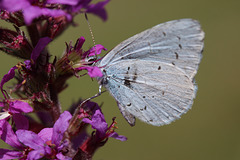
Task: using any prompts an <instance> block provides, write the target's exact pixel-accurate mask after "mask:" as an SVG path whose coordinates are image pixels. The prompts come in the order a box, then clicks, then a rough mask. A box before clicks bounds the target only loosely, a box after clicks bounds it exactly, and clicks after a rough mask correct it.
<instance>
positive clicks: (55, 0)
mask: <svg viewBox="0 0 240 160" xmlns="http://www.w3.org/2000/svg"><path fill="white" fill-rule="evenodd" d="M78 1H79V0H47V3H50V4H54V3H58V4H68V5H76V4H77V3H78Z"/></svg>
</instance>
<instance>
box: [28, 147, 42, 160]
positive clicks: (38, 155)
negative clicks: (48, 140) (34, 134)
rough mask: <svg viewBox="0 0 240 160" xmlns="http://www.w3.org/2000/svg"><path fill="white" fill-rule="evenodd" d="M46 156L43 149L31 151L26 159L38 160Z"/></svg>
mask: <svg viewBox="0 0 240 160" xmlns="http://www.w3.org/2000/svg"><path fill="white" fill-rule="evenodd" d="M45 154H46V152H45V150H44V149H43V148H41V149H38V150H33V151H31V152H29V153H28V156H27V159H29V160H35V159H40V158H42V157H43V156H44V155H45Z"/></svg>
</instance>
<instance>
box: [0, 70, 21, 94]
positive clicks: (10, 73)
mask: <svg viewBox="0 0 240 160" xmlns="http://www.w3.org/2000/svg"><path fill="white" fill-rule="evenodd" d="M15 69H17V67H16V66H14V67H12V68H11V69H10V70H9V71H8V73H7V74H5V75H4V76H3V79H2V81H1V83H0V87H1V91H2V92H3V85H4V84H5V83H6V82H8V81H9V80H11V79H13V78H14V76H15Z"/></svg>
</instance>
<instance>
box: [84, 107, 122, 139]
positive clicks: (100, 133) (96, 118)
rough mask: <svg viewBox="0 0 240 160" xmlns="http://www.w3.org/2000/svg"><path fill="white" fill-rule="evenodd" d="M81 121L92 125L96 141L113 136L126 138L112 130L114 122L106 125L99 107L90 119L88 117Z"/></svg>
mask: <svg viewBox="0 0 240 160" xmlns="http://www.w3.org/2000/svg"><path fill="white" fill-rule="evenodd" d="M82 121H83V122H85V123H89V124H90V125H92V128H93V129H96V134H95V136H96V141H99V142H100V141H103V140H104V139H106V138H108V137H113V138H115V139H118V140H121V141H126V140H127V138H126V137H125V136H120V135H118V134H117V133H116V132H114V125H115V123H116V122H114V121H113V123H112V124H111V125H110V127H108V124H107V122H106V121H105V118H104V115H103V114H102V112H101V110H100V108H99V109H97V110H96V111H95V113H94V114H93V116H92V118H91V120H90V119H88V118H84V119H83V120H82Z"/></svg>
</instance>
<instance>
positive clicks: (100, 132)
mask: <svg viewBox="0 0 240 160" xmlns="http://www.w3.org/2000/svg"><path fill="white" fill-rule="evenodd" d="M82 121H83V122H85V123H89V124H91V126H92V128H93V129H96V130H97V133H96V134H97V136H98V137H99V138H103V137H104V136H105V134H106V131H107V129H108V124H107V123H106V121H105V118H104V116H103V114H102V112H101V111H100V109H98V110H96V111H95V113H94V114H93V116H92V119H91V120H90V119H88V118H84V119H83V120H82Z"/></svg>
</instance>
